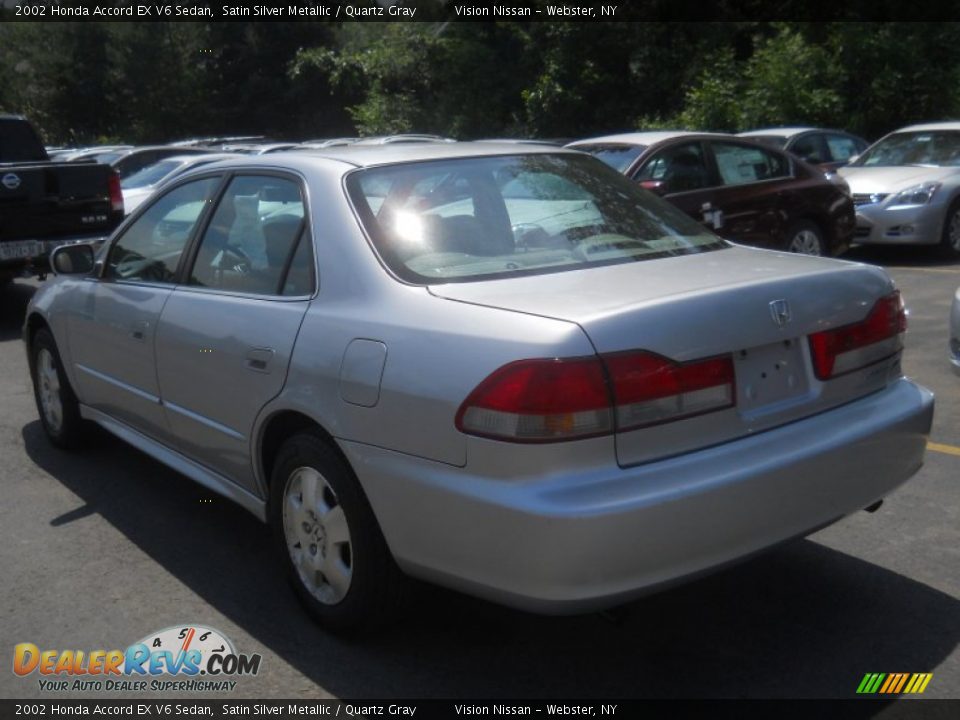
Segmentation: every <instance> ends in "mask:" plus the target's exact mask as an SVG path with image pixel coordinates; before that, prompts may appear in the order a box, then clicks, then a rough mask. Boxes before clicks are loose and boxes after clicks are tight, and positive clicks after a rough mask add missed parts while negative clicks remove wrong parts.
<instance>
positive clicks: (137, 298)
mask: <svg viewBox="0 0 960 720" xmlns="http://www.w3.org/2000/svg"><path fill="white" fill-rule="evenodd" d="M219 182H220V177H219V176H215V177H209V178H204V179H202V180H195V181H193V182H189V183H186V184H184V185H180V186H179V187H177V188H175V189H173V190H171V191H170V192H168V193H166V194H165V195H163V196H162V197H161V198H159V199H158V200H157V201H156V202H155V203H154V204H153V205H152V206H151V207H150V208H148V209H147V210H146V211H145V212H144V213H143V214H142V215H140V217H139V218H137V220H136V221H135V222H133V223H132V224H131V225H130V226H129V227H127V228H126V230H125V231H124V232H123V233H122V234H121V235H120V236H119V237H118V238H117V239H116V240H115V241H114V242H113V244H112V245H111V247H110V250H109V253H108V255H107V258H106V263H105V266H104V269H103V272H102V276H101V277H100V278H99V279H92V280H90V283H91V287H90V288H89V291H88V292H87V293H86V295H85V300H84V302H83V303H82V304H79V305H78V306H77V307H73V308H71V309H70V321H69V323H68V327H69V331H68V332H69V342H70V351H71V355H72V358H73V362H74V365H75V370H76V372H75V377H76V379H77V384H78V386H79V388H78V389H79V390H80V395H81V397H83V399H84V402H85V403H86V404H87V405H90V406H91V407H93V408H95V409H97V410H100V411H102V412H104V413H106V414H108V415H110V416H112V417H115V418H117V419H119V420H121V421H123V422H125V423H126V424H128V425H130V426H132V427H134V428H136V429H137V430H140V431H141V432H143V433H145V434H147V435H149V436H151V437H154V438H157V439H160V440H165V439H167V438H168V437H169V432H168V430H167V423H166V418H165V416H164V413H163V408H162V407H161V405H160V389H159V386H158V384H157V370H156V365H155V362H154V346H155V342H156V332H157V321H158V319H159V317H160V312H161V311H162V310H163V306H164V304H165V303H166V302H167V300H168V298H169V297H170V294H171V292H172V291H173V288H174V286H175V283H176V279H177V274H178V269H179V267H180V263H181V259H182V256H183V253H184V249H185V248H186V247H187V243H188V242H189V239H190V237H191V236H192V234H193V232H194V231H195V229H196V228H197V227H198V226H199V225H200V223H201V220H202V218H203V216H204V214H205V210H206V209H207V208H208V205H209V200H210V198H212V197H213V194H214V191H215V189H216V187H217V185H218V184H219Z"/></svg>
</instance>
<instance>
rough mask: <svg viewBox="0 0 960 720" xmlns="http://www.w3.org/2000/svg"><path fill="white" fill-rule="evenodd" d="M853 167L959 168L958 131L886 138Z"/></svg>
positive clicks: (905, 134)
mask: <svg viewBox="0 0 960 720" xmlns="http://www.w3.org/2000/svg"><path fill="white" fill-rule="evenodd" d="M854 165H857V166H875V167H890V166H897V165H933V166H936V167H940V166H950V167H956V166H958V165H960V131H956V130H932V131H924V132H902V133H894V134H893V135H888V136H887V137H885V138H884V139H883V140H881V141H880V142H878V143H877V144H876V145H874V146H873V147H871V148H870V149H869V150H867V151H866V152H865V153H864V154H863V155H861V156H860V159H859V160H857V162H855V163H854Z"/></svg>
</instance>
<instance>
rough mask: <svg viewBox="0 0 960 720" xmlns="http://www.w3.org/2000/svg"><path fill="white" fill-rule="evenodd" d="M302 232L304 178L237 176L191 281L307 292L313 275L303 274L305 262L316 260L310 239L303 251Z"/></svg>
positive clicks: (232, 288) (258, 291)
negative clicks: (299, 248)
mask: <svg viewBox="0 0 960 720" xmlns="http://www.w3.org/2000/svg"><path fill="white" fill-rule="evenodd" d="M303 231H304V206H303V196H302V194H301V192H300V185H299V183H297V182H294V181H293V180H288V179H285V178H280V177H275V176H258V175H249V176H247V175H245V176H240V177H235V178H234V179H233V180H231V182H230V185H229V186H228V187H227V191H226V192H225V193H224V195H223V197H222V198H221V200H220V203H219V204H218V205H217V209H216V211H215V212H214V215H213V218H212V219H211V221H210V224H209V225H208V226H207V229H206V232H205V233H204V235H203V239H202V240H201V241H200V247H199V249H198V250H197V256H196V258H195V259H194V263H193V267H192V268H191V271H190V279H189V283H190V284H191V285H196V286H199V287H208V288H213V289H217V290H225V291H228V292H241V293H250V294H255V295H288V294H301V295H302V294H308V293H309V292H310V290H309V289H306V290H304V289H305V288H306V287H307V284H308V282H311V283H312V276H310V275H309V273H308V276H307V277H304V276H303V269H304V268H303V266H304V265H309V266H312V263H313V261H312V257H311V255H310V248H309V242H304V243H303V250H302V251H299V250H298V243H299V242H300V241H301V236H303V235H305V233H304V232H303ZM288 272H289V273H291V276H290V278H287V274H288ZM288 285H289V286H290V287H289V288H288ZM295 291H296V292H295Z"/></svg>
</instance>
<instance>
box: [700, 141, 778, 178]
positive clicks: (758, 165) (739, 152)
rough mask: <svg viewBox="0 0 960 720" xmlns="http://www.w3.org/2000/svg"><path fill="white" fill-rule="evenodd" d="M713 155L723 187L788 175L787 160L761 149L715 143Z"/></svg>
mask: <svg viewBox="0 0 960 720" xmlns="http://www.w3.org/2000/svg"><path fill="white" fill-rule="evenodd" d="M713 154H714V157H715V158H716V161H717V169H718V170H719V171H720V178H721V180H723V184H724V185H744V184H746V183H753V182H761V181H763V180H771V179H774V178H781V177H788V176H789V175H790V164H789V162H788V161H787V159H786V158H785V157H784V156H783V155H780V154H778V153H775V152H771V151H769V150H765V149H763V148H759V147H751V146H749V145H738V144H735V143H723V142H715V143H713Z"/></svg>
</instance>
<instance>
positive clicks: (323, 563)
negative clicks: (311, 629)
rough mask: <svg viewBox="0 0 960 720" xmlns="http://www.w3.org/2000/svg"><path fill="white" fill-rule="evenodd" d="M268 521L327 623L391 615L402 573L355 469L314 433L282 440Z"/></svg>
mask: <svg viewBox="0 0 960 720" xmlns="http://www.w3.org/2000/svg"><path fill="white" fill-rule="evenodd" d="M270 523H271V525H272V527H273V532H274V538H275V542H276V544H277V547H278V550H279V551H280V553H281V554H282V557H283V563H284V566H285V567H286V570H287V574H288V575H289V577H290V580H291V582H292V584H293V586H294V589H295V590H296V592H297V595H298V596H299V598H300V600H301V601H302V602H303V604H304V605H305V606H306V608H307V610H308V611H309V612H310V613H311V614H312V615H313V616H314V618H316V619H317V620H318V621H319V622H320V623H321V624H322V625H323V626H324V627H326V628H328V629H330V630H333V631H335V632H343V633H357V632H362V631H365V630H369V629H371V628H373V627H376V626H378V625H381V624H383V623H384V622H385V621H386V620H388V619H389V618H390V616H392V614H393V612H394V611H395V609H396V607H397V606H398V605H399V601H400V598H401V596H402V591H403V586H404V584H405V583H404V578H403V576H402V574H401V573H400V570H399V568H397V566H396V564H395V563H394V560H393V557H392V556H391V555H390V551H389V549H388V548H387V544H386V542H385V540H384V539H383V535H382V533H381V532H380V527H379V525H378V524H377V520H376V518H375V517H374V515H373V511H372V509H371V508H370V505H369V503H368V502H367V499H366V497H365V496H364V494H363V491H362V490H361V488H360V485H359V483H358V482H357V479H356V477H355V476H354V474H353V472H352V471H351V470H350V468H349V467H348V466H347V464H346V463H345V462H344V461H343V459H342V458H341V457H340V456H339V454H338V453H336V452H335V451H334V450H333V449H332V448H331V447H330V446H329V445H328V444H327V443H325V442H324V441H323V440H322V439H321V438H320V437H318V436H317V435H315V434H312V433H302V434H298V435H295V436H293V437H292V438H290V439H289V440H287V442H286V443H284V444H283V446H282V447H281V449H280V452H279V453H278V455H277V460H276V462H275V463H274V468H273V473H272V476H271V488H270Z"/></svg>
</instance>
